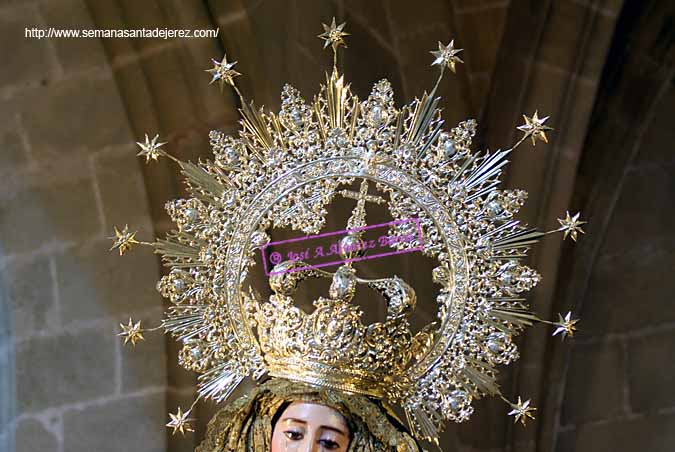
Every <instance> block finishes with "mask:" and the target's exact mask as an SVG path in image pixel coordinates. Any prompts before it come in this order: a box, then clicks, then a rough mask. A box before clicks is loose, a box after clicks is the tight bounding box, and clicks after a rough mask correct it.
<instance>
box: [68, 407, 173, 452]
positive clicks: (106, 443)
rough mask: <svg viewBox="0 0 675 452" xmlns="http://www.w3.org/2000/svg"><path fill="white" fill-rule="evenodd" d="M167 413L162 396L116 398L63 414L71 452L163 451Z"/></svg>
mask: <svg viewBox="0 0 675 452" xmlns="http://www.w3.org/2000/svg"><path fill="white" fill-rule="evenodd" d="M166 413H167V411H166V408H165V404H164V395H163V394H147V395H140V396H136V397H125V398H119V399H113V400H110V401H107V402H106V403H103V404H96V405H91V406H88V407H86V408H83V409H73V410H69V411H66V412H64V414H63V437H64V445H63V450H67V451H68V452H92V451H96V452H118V451H121V450H123V451H126V452H164V451H165V450H166V427H165V426H164V424H166V422H167V420H166V419H167V414H166Z"/></svg>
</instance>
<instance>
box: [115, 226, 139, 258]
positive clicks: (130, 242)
mask: <svg viewBox="0 0 675 452" xmlns="http://www.w3.org/2000/svg"><path fill="white" fill-rule="evenodd" d="M137 232H138V231H133V232H130V231H129V225H128V224H125V225H124V229H122V230H121V231H120V230H119V229H117V226H115V235H114V236H112V237H108V238H109V239H110V240H112V241H113V245H112V247H111V248H110V251H112V250H114V249H119V251H120V256H122V255H123V254H124V253H126V252H127V251H129V250H130V249H131V248H133V246H134V245H136V244H139V243H141V242H139V241H138V240H136V233H137Z"/></svg>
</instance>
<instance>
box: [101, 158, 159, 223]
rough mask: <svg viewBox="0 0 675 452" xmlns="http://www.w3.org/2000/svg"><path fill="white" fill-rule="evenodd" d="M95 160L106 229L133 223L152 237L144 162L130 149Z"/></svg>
mask: <svg viewBox="0 0 675 452" xmlns="http://www.w3.org/2000/svg"><path fill="white" fill-rule="evenodd" d="M93 161H94V177H95V178H96V181H97V184H98V189H99V193H100V194H101V204H102V208H103V217H104V224H105V227H106V228H107V229H110V230H112V228H113V226H115V225H117V226H118V227H123V226H124V225H125V224H129V227H132V228H134V229H139V230H140V231H141V233H142V234H143V235H145V234H148V235H149V234H151V233H152V227H151V225H150V217H149V214H148V196H147V193H146V191H145V184H144V183H143V173H142V172H141V168H140V165H142V164H144V160H141V158H140V157H136V152H135V150H133V151H132V150H130V149H129V148H128V147H127V148H122V149H115V150H114V151H112V150H111V151H109V152H103V153H100V154H97V155H94V156H93Z"/></svg>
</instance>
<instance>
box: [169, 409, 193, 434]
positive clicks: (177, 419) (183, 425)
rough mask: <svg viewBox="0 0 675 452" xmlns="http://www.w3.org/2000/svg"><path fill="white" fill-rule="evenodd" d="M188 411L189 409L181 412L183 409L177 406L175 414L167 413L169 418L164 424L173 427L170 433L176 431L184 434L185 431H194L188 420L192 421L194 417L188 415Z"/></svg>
mask: <svg viewBox="0 0 675 452" xmlns="http://www.w3.org/2000/svg"><path fill="white" fill-rule="evenodd" d="M190 411H191V410H187V411H186V412H185V413H183V410H182V409H181V408H180V407H178V412H177V413H176V414H172V413H169V418H170V419H171V420H170V421H169V423H168V424H166V426H167V427H170V428H173V432H172V434H174V435H175V434H176V432H180V433H181V434H182V435H185V432H194V429H193V428H192V425H191V424H190V422H192V421H194V419H192V418H191V417H190Z"/></svg>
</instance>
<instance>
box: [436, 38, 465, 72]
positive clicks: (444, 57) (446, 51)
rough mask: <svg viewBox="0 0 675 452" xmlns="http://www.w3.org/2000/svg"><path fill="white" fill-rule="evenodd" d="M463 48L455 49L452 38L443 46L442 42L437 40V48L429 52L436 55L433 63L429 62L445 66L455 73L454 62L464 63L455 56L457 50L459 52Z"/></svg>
mask: <svg viewBox="0 0 675 452" xmlns="http://www.w3.org/2000/svg"><path fill="white" fill-rule="evenodd" d="M462 50H464V49H456V48H455V40H454V39H453V40H452V41H450V43H449V44H448V45H447V46H444V45H443V43H442V42H440V41H438V50H432V51H431V52H430V53H431V54H432V55H433V56H435V57H436V59H435V60H434V62H433V63H431V65H432V66H435V65H439V66H444V67H447V68H448V69H450V70H451V71H452V73H453V74H454V73H456V72H457V71H456V64H457V63H464V61H462V59H461V58H460V57H458V56H457V54H458V53H459V52H461V51H462Z"/></svg>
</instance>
